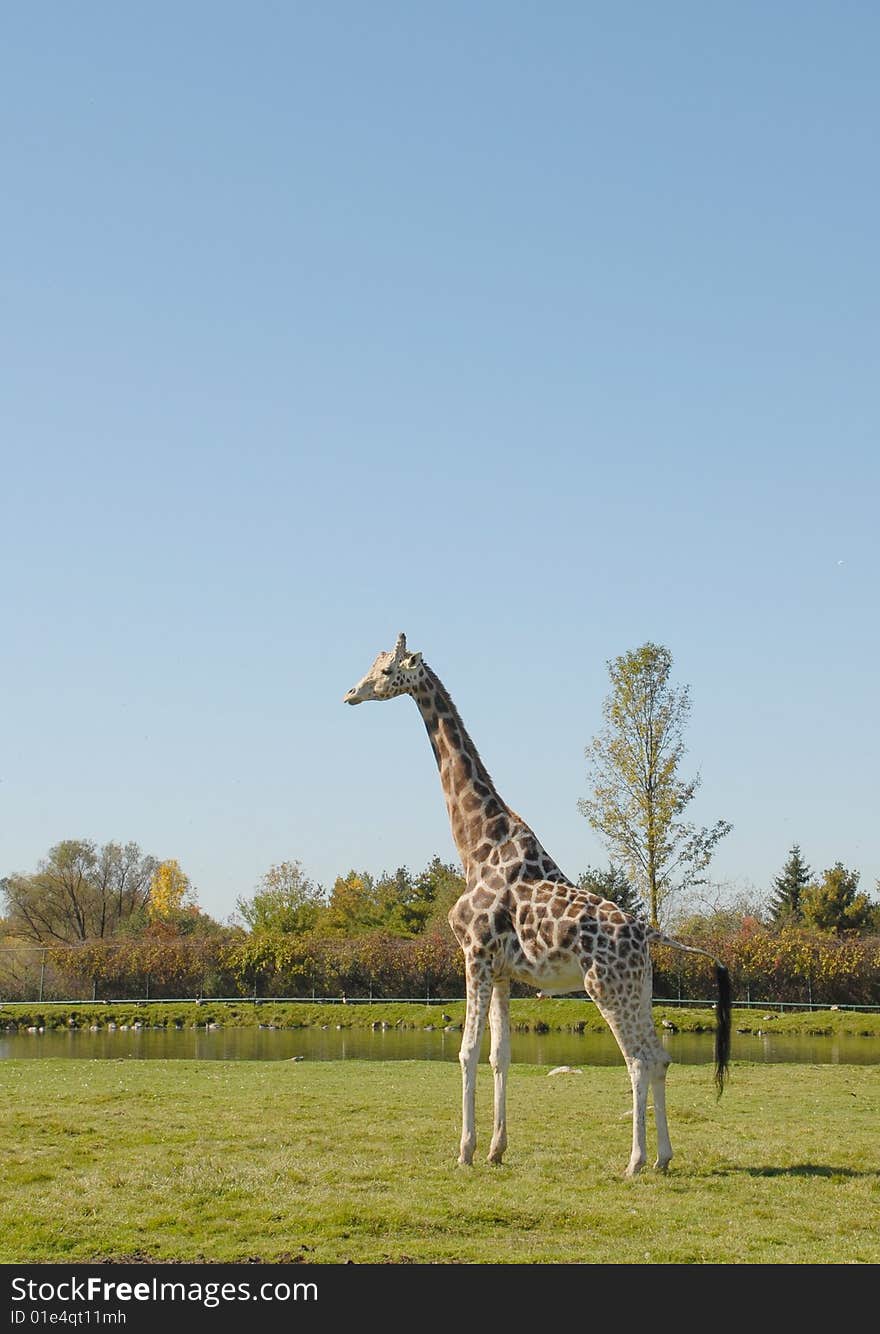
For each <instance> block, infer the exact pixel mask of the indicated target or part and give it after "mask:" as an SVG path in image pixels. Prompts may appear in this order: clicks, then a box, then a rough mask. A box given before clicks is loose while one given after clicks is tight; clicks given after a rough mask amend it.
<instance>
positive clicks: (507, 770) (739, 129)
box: [0, 0, 880, 917]
mask: <svg viewBox="0 0 880 1334" xmlns="http://www.w3.org/2000/svg"><path fill="white" fill-rule="evenodd" d="M878 59H880V11H878V9H877V7H876V6H875V5H872V4H869V3H846V2H844V3H840V4H835V5H828V4H811V3H800V2H798V3H794V0H791V2H789V3H786V2H785V0H783V2H782V3H778V4H773V5H766V4H760V3H742V4H739V5H736V6H714V5H712V6H709V5H705V4H701V3H671V4H669V5H663V6H659V5H656V4H653V3H638V4H636V3H631V4H628V3H623V4H619V5H607V4H591V3H586V2H585V3H548V4H545V5H541V6H535V5H526V4H521V3H504V4H502V3H488V2H486V3H479V0H478V3H475V4H470V3H467V4H465V3H455V2H453V3H449V4H444V5H428V4H421V3H417V4H409V3H403V2H402V0H401V3H383V2H382V0H373V3H370V4H369V5H364V4H358V3H344V4H343V3H335V2H334V0H321V3H296V4H294V3H292V4H289V5H281V4H269V3H249V4H243V3H238V4H228V3H226V4H223V3H215V2H213V0H212V3H187V4H185V5H180V4H170V3H165V2H162V3H151V4H149V5H116V4H110V3H96V4H92V5H88V6H76V7H71V6H70V5H67V4H61V3H49V4H45V5H39V6H37V5H16V6H12V7H10V8H8V9H7V12H6V14H5V20H4V40H3V44H2V51H0V127H2V131H0V132H2V138H3V143H2V163H3V207H2V232H0V234H2V255H0V271H2V288H0V303H2V320H0V381H2V397H0V448H2V454H3V466H2V478H3V522H2V537H0V540H2V548H3V566H2V570H3V574H2V578H3V612H2V630H3V652H2V655H0V685H2V699H3V709H2V717H0V779H2V782H0V874H3V873H6V872H8V871H11V870H31V869H33V868H34V867H35V865H36V863H37V861H38V859H39V858H40V857H41V856H42V855H43V854H44V853H45V852H46V851H47V849H48V848H49V847H50V846H51V845H52V844H53V843H55V842H57V841H59V840H60V839H63V838H71V837H91V838H94V839H97V840H99V841H104V840H106V839H111V838H112V839H120V840H129V839H134V840H136V841H137V842H138V843H140V844H141V846H142V847H143V848H144V849H145V850H146V851H149V852H151V853H154V854H156V855H158V856H163V857H177V858H178V859H179V861H180V862H181V864H182V865H183V867H184V868H185V869H186V870H187V871H188V872H189V874H190V875H191V876H192V879H193V881H194V883H195V885H196V886H197V888H198V891H199V895H200V901H201V903H202V905H203V906H204V907H205V908H206V909H208V911H210V912H212V913H214V914H215V915H217V916H220V917H225V916H226V915H228V914H229V913H230V912H231V911H232V909H233V906H234V901H235V898H236V896H237V895H238V894H242V893H244V894H248V893H250V892H251V891H252V889H253V887H254V885H255V883H256V881H257V879H258V878H259V876H260V875H261V873H262V872H264V871H265V870H266V869H267V868H268V866H269V865H270V864H272V863H273V862H278V861H280V860H282V859H285V858H299V859H300V860H301V861H302V862H303V863H304V865H305V867H306V868H307V870H308V871H309V872H310V873H311V875H312V876H313V877H315V878H316V879H318V880H320V881H322V882H324V883H328V882H332V880H333V878H334V877H335V876H336V875H337V874H338V873H340V872H344V871H345V870H347V869H348V868H349V867H351V866H352V865H354V866H358V867H364V868H367V869H371V870H373V871H381V870H382V869H383V868H388V869H391V868H393V867H394V866H396V865H398V864H407V865H409V866H410V867H411V868H413V869H418V868H420V867H421V866H423V865H424V864H425V863H426V862H427V861H428V859H429V858H430V857H431V856H432V855H433V854H434V853H435V852H437V853H439V854H440V855H441V856H443V857H450V858H451V857H452V856H453V855H454V848H453V844H452V840H451V836H450V833H449V829H448V824H447V819H446V812H445V807H444V805H443V801H442V797H441V792H440V788H439V782H438V779H437V774H436V770H435V767H434V762H433V758H432V756H431V752H430V749H429V747H428V743H427V739H426V737H425V734H424V729H423V727H422V724H421V721H420V719H419V717H418V714H417V712H416V709H415V707H414V705H413V704H412V702H411V701H409V700H407V699H398V700H396V701H394V702H393V703H390V704H387V705H384V706H382V705H372V706H370V705H367V706H364V707H361V708H359V709H356V710H353V709H349V708H346V707H345V706H344V705H343V704H342V695H343V693H344V691H345V690H346V689H348V687H349V686H351V685H352V684H354V682H355V681H356V680H357V679H358V678H359V677H360V676H361V675H363V673H364V672H365V671H366V670H367V668H368V667H369V665H370V663H371V662H372V660H373V657H374V656H375V654H376V653H377V652H378V651H379V650H381V649H387V648H390V647H391V646H392V645H393V642H394V638H395V636H396V634H397V633H398V631H400V630H405V631H406V633H407V635H408V639H409V642H410V645H411V647H413V648H419V649H421V650H422V651H423V652H424V654H425V657H426V659H427V660H428V661H429V662H430V663H431V665H432V666H433V667H434V668H435V670H436V671H437V672H438V673H439V674H440V676H441V677H442V678H443V680H444V681H445V682H446V684H447V686H448V687H449V689H450V691H451V692H452V694H453V696H454V697H455V699H456V702H457V703H458V706H459V708H460V710H461V712H462V715H463V717H464V719H465V722H466V724H467V726H468V728H469V730H470V732H471V734H472V736H473V738H474V740H475V742H476V743H477V745H478V747H479V748H480V751H481V753H482V755H483V757H484V759H485V761H486V764H487V766H488V768H489V770H490V772H491V773H492V774H493V776H494V778H495V780H496V782H497V784H498V788H499V791H500V792H501V794H502V796H503V797H504V798H505V799H506V800H507V801H508V802H509V803H510V804H511V805H512V806H513V807H514V808H515V809H517V810H519V811H520V812H521V814H522V815H523V816H524V817H525V818H526V819H527V820H528V821H529V822H530V823H531V824H532V825H533V827H534V828H535V830H536V832H537V834H538V836H539V837H540V838H541V839H542V841H543V842H544V844H545V845H546V847H547V848H548V850H549V851H550V852H551V853H552V854H553V855H554V856H555V857H556V859H557V861H558V862H559V863H560V865H562V867H563V868H564V869H566V870H567V871H568V872H569V873H570V874H577V872H578V871H579V870H580V869H582V868H583V867H584V866H585V865H587V864H588V863H593V864H597V863H604V861H605V851H604V849H603V847H602V845H601V843H600V842H599V841H598V839H597V838H596V836H595V835H594V834H593V833H592V831H591V830H590V828H589V826H588V824H587V822H586V820H585V819H584V818H583V817H582V816H581V815H579V814H578V812H577V808H576V803H577V800H578V798H579V797H581V796H583V795H584V793H585V791H586V770H585V762H584V757H583V751H584V747H585V745H586V744H587V742H588V741H589V739H590V738H591V736H592V735H593V734H594V733H595V732H596V731H597V729H598V727H599V725H600V722H601V703H602V699H603V696H604V695H605V694H606V691H607V684H608V681H607V669H606V663H607V660H608V659H609V658H612V657H614V656H616V655H617V654H619V653H622V652H624V651H626V650H627V649H629V648H634V647H636V646H637V645H638V644H640V643H642V642H644V641H645V640H648V639H653V640H655V641H658V642H660V643H663V644H666V645H667V646H668V647H669V649H670V650H671V652H672V654H673V656H674V660H675V665H674V669H673V670H674V676H675V680H676V681H677V682H678V683H684V682H688V683H690V685H691V687H692V694H693V712H692V718H691V724H690V727H689V730H688V742H689V753H688V756H687V761H686V767H685V773H686V774H689V773H691V772H693V771H695V770H699V771H700V772H701V774H702V777H703V785H702V788H701V791H700V794H699V797H698V799H697V801H696V802H695V803H694V805H693V807H692V813H693V815H694V817H695V818H697V819H699V820H701V821H703V822H705V823H713V822H714V821H715V820H716V819H718V818H721V817H724V818H726V819H729V820H731V821H732V822H733V824H734V826H735V828H734V831H733V833H732V834H731V835H730V836H729V837H728V838H727V839H726V840H725V841H724V843H723V844H722V845H721V846H720V849H719V852H718V854H717V856H716V859H715V862H714V873H715V875H716V877H717V879H718V880H720V881H724V882H726V883H727V884H728V886H729V887H731V888H732V889H733V890H736V889H737V888H748V887H755V888H757V889H763V888H764V887H766V886H767V885H768V883H769V881H770V880H771V878H772V877H773V876H774V875H775V874H776V873H778V871H779V869H780V867H781V865H782V863H783V862H784V860H785V857H786V854H787V851H788V849H789V847H790V846H791V844H792V843H793V842H795V841H799V842H800V844H801V847H802V849H803V852H804V855H805V857H806V858H807V860H808V861H809V862H810V864H811V865H812V866H813V867H814V869H821V868H822V867H825V866H828V865H831V864H832V863H833V862H834V861H836V860H837V859H840V860H842V861H843V862H844V863H846V864H847V865H849V866H853V867H856V868H858V869H859V870H860V871H861V873H862V887H863V888H865V889H872V888H873V886H874V882H875V879H876V878H877V876H878V875H880V833H878V825H877V809H878V780H877V746H878V710H877V674H878V660H880V615H878V588H880V560H878V490H880V448H878V444H880V403H878V398H880V374H878V372H880V367H878V348H880V341H878V332H880V329H878V326H880V291H878V288H880V267H878V262H877V261H878V246H877V238H878V236H880V184H878V173H877V169H876V166H877V142H878V131H880V85H878V80H877V68H878Z"/></svg>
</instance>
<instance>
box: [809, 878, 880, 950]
mask: <svg viewBox="0 0 880 1334" xmlns="http://www.w3.org/2000/svg"><path fill="white" fill-rule="evenodd" d="M858 884H859V873H858V871H848V870H847V869H846V867H845V866H844V865H843V863H842V862H835V863H834V865H833V866H832V867H830V869H829V870H827V871H824V872H823V874H822V879H821V880H820V881H818V883H814V884H811V885H808V886H807V887H806V889H805V890H804V892H803V894H802V895H801V908H802V910H803V917H804V923H805V924H806V925H807V926H811V927H813V928H814V929H815V930H817V931H827V932H832V933H835V934H837V935H842V934H843V932H844V931H863V930H865V929H866V928H868V927H871V926H873V925H874V921H875V915H876V904H874V903H872V902H871V900H870V899H869V898H868V896H867V894H859V893H857V890H858Z"/></svg>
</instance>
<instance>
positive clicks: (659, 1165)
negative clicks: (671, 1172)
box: [654, 1158, 669, 1176]
mask: <svg viewBox="0 0 880 1334" xmlns="http://www.w3.org/2000/svg"><path fill="white" fill-rule="evenodd" d="M668 1167H669V1159H668V1158H667V1159H666V1161H665V1162H664V1161H663V1160H662V1159H661V1158H658V1159H657V1161H656V1163H655V1164H654V1171H655V1172H660V1173H661V1175H662V1176H666V1172H667V1169H668Z"/></svg>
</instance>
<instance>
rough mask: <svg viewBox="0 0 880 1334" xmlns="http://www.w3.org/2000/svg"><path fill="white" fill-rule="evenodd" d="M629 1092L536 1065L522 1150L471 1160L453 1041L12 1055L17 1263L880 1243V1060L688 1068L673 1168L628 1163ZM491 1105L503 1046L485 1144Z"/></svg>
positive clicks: (11, 1168)
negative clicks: (317, 1051) (285, 1054)
mask: <svg viewBox="0 0 880 1334" xmlns="http://www.w3.org/2000/svg"><path fill="white" fill-rule="evenodd" d="M628 1104H629V1097H628V1086H627V1083H626V1079H625V1076H624V1074H623V1072H622V1071H621V1070H619V1069H614V1068H607V1067H593V1068H590V1069H588V1070H587V1071H586V1072H585V1073H584V1074H583V1075H579V1076H577V1077H573V1076H557V1077H556V1078H548V1077H547V1073H546V1070H544V1069H541V1068H538V1067H535V1066H518V1067H516V1069H515V1072H514V1075H513V1077H512V1078H511V1081H510V1107H509V1123H510V1137H511V1143H510V1149H509V1151H508V1155H507V1160H506V1162H505V1164H504V1166H503V1167H501V1168H491V1167H489V1166H488V1164H486V1163H485V1161H484V1160H483V1159H482V1158H478V1161H477V1163H476V1164H475V1166H474V1167H473V1168H472V1169H461V1168H458V1167H456V1166H455V1161H454V1160H455V1151H456V1147H457V1139H458V1130H459V1124H458V1112H459V1076H458V1070H457V1068H456V1067H454V1066H450V1065H445V1064H442V1063H439V1062H428V1061H425V1062H388V1063H385V1062H345V1063H335V1062H317V1061H316V1062H311V1063H309V1062H286V1061H285V1062H267V1063H262V1062H255V1061H254V1062H249V1061H245V1062H189V1061H176V1062H174V1063H166V1062H162V1061H137V1062H132V1061H128V1062H126V1061H113V1060H105V1061H70V1060H42V1061H6V1062H3V1063H2V1066H0V1154H2V1161H3V1164H4V1171H3V1187H2V1193H0V1262H2V1263H7V1264H8V1263H13V1262H15V1263H23V1262H27V1261H31V1262H35V1261H42V1262H58V1263H60V1262H63V1261H74V1260H75V1261H86V1260H96V1259H109V1258H121V1257H125V1256H128V1257H135V1256H140V1257H142V1258H146V1257H152V1258H154V1259H161V1260H170V1259H185V1260H199V1259H213V1260H230V1261H241V1260H244V1259H247V1258H249V1257H255V1256H257V1257H261V1258H262V1259H264V1260H267V1261H273V1260H281V1259H291V1258H302V1259H305V1260H308V1261H312V1262H340V1261H346V1260H354V1261H356V1262H359V1263H365V1262H370V1263H375V1262H380V1261H391V1262H394V1263H400V1262H403V1261H405V1260H407V1259H411V1260H418V1261H454V1260H457V1261H463V1262H488V1261H503V1262H535V1261H540V1262H543V1263H553V1262H561V1261H588V1262H596V1263H614V1262H624V1263H637V1264H642V1263H649V1262H650V1263H655V1262H656V1263H661V1262H669V1263H701V1262H712V1263H738V1264H743V1263H746V1264H751V1263H783V1262H785V1263H844V1262H861V1263H873V1264H876V1263H878V1262H880V1155H878V1147H877V1136H876V1127H877V1123H878V1113H880V1069H878V1068H877V1067H855V1066H822V1067H818V1066H812V1067H811V1066H794V1065H785V1066H782V1065H767V1066H764V1065H749V1064H739V1065H737V1066H736V1067H735V1068H734V1072H733V1078H732V1081H731V1084H730V1086H729V1088H728V1089H727V1091H726V1092H725V1095H724V1097H723V1098H722V1099H721V1101H720V1102H718V1101H716V1099H715V1097H714V1093H713V1089H712V1084H711V1080H710V1079H709V1078H707V1074H706V1071H705V1069H701V1068H699V1067H688V1066H677V1067H674V1068H673V1071H672V1074H671V1075H670V1079H669V1111H670V1125H671V1130H672V1139H673V1147H674V1148H675V1150H676V1157H675V1159H674V1160H673V1164H672V1167H671V1169H670V1173H669V1175H668V1177H665V1178H664V1177H659V1176H656V1175H655V1174H654V1173H653V1172H651V1171H650V1170H648V1171H646V1173H645V1174H644V1175H643V1176H642V1177H640V1178H639V1179H638V1180H637V1181H635V1182H626V1181H624V1180H623V1179H622V1177H621V1173H622V1170H623V1167H624V1165H625V1163H626V1160H627V1157H628V1152H629V1137H630V1123H629V1116H628ZM490 1121H491V1074H490V1072H489V1070H488V1068H487V1067H486V1066H482V1067H481V1069H480V1073H479V1079H478V1130H479V1133H480V1136H481V1141H480V1148H479V1152H480V1153H485V1151H486V1150H487V1148H488V1140H489V1129H490ZM650 1129H651V1131H652V1130H653V1126H652V1125H651V1127H650Z"/></svg>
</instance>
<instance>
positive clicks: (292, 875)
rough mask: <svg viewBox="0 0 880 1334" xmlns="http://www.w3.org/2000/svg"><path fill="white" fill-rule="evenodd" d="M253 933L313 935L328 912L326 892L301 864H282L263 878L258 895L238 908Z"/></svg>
mask: <svg viewBox="0 0 880 1334" xmlns="http://www.w3.org/2000/svg"><path fill="white" fill-rule="evenodd" d="M235 906H236V908H237V910H238V912H239V915H240V916H241V918H242V919H243V921H244V922H245V924H246V925H247V926H248V928H249V929H250V930H251V931H252V932H275V933H279V934H282V935H303V934H305V932H307V931H314V930H315V928H316V926H317V925H318V922H319V919H320V917H321V914H322V912H323V911H324V910H325V902H324V891H323V890H322V889H321V887H320V885H316V884H314V883H313V881H311V880H310V879H309V877H308V876H307V875H306V873H305V870H304V869H303V865H302V863H301V862H298V861H292V862H280V863H279V864H278V865H277V866H270V867H269V869H268V871H267V872H266V874H265V875H264V876H262V877H261V879H260V882H259V887H258V889H257V892H256V893H255V894H254V895H253V897H252V898H250V899H245V898H240V899H238V900H236V904H235Z"/></svg>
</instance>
